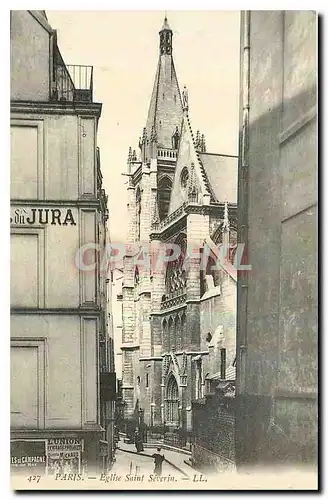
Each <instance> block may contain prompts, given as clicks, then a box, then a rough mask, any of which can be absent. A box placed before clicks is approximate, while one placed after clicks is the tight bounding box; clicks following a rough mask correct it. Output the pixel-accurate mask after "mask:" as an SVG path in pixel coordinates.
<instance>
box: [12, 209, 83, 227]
mask: <svg viewBox="0 0 328 500" xmlns="http://www.w3.org/2000/svg"><path fill="white" fill-rule="evenodd" d="M10 224H11V225H14V226H16V225H18V226H22V225H23V226H33V225H34V224H36V225H47V224H49V225H52V226H69V225H70V226H76V221H75V219H74V216H73V213H72V210H71V209H70V208H32V207H11V214H10Z"/></svg>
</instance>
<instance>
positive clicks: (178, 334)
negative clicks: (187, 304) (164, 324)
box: [172, 314, 181, 351]
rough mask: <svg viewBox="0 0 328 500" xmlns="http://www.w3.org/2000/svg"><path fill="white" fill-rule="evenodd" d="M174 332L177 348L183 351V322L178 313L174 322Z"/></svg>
mask: <svg viewBox="0 0 328 500" xmlns="http://www.w3.org/2000/svg"><path fill="white" fill-rule="evenodd" d="M174 333H175V350H176V351H181V322H180V317H179V315H178V314H177V315H176V318H175V322H174ZM172 350H173V349H172Z"/></svg>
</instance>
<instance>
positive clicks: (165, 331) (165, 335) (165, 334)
mask: <svg viewBox="0 0 328 500" xmlns="http://www.w3.org/2000/svg"><path fill="white" fill-rule="evenodd" d="M162 332H163V336H162V345H163V349H164V352H167V351H168V350H169V349H168V346H169V339H168V324H167V321H166V319H164V320H163V324H162Z"/></svg>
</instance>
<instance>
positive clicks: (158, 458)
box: [152, 448, 165, 476]
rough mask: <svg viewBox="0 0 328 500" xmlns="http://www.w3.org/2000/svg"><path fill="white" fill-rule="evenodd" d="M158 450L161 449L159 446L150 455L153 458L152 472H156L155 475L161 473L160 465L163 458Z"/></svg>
mask: <svg viewBox="0 0 328 500" xmlns="http://www.w3.org/2000/svg"><path fill="white" fill-rule="evenodd" d="M160 451H161V448H157V453H154V454H153V455H152V458H153V459H154V464H155V468H154V474H156V475H157V476H161V475H162V467H163V462H164V460H165V457H164V455H162V454H161V453H160Z"/></svg>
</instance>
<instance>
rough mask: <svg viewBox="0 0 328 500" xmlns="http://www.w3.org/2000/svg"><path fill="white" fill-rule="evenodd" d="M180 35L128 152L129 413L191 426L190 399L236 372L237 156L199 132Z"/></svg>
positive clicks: (164, 32) (162, 50) (168, 39)
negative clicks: (211, 145) (184, 82)
mask: <svg viewBox="0 0 328 500" xmlns="http://www.w3.org/2000/svg"><path fill="white" fill-rule="evenodd" d="M172 39H173V32H172V30H171V28H170V27H169V24H168V21H167V19H166V18H165V20H164V24H163V27H162V29H161V30H160V32H159V59H158V65H157V71H156V76H155V82H154V86H153V92H152V95H151V100H150V104H149V111H148V117H147V122H146V126H145V127H144V129H143V133H142V137H141V138H140V140H139V151H138V154H137V152H136V150H133V149H132V148H131V147H130V149H129V154H128V162H127V172H126V175H127V177H128V184H127V186H128V187H127V190H128V206H127V214H128V223H129V230H128V242H127V243H128V245H127V247H128V248H127V250H126V253H125V256H124V265H123V286H122V303H123V325H122V389H123V401H124V417H125V419H126V420H130V421H131V422H139V423H144V424H146V425H147V426H148V427H154V426H165V427H166V428H169V429H172V430H177V429H180V430H185V431H187V432H190V431H192V402H193V401H195V400H201V399H202V398H204V397H205V395H206V392H207V391H210V388H211V380H213V378H214V379H215V380H216V379H225V378H226V372H228V373H229V374H230V375H231V374H233V373H234V372H235V368H234V366H235V349H236V340H235V338H236V282H237V272H236V267H235V266H234V265H233V261H234V259H235V257H236V244H237V238H236V234H237V231H236V229H237V220H236V218H237V157H236V156H230V155H224V154H217V153H210V152H207V150H206V144H205V137H204V135H203V134H201V133H200V132H199V131H197V132H196V134H194V132H193V130H192V128H191V123H190V118H189V102H188V92H187V89H186V87H184V88H183V90H182V92H181V91H180V87H179V84H178V79H177V74H176V70H175V65H174V61H173V55H172V53H173V40H172ZM223 118H224V117H222V120H223ZM170 249H171V254H170ZM176 249H178V250H179V251H178V252H176ZM147 252H149V254H148V256H149V255H151V258H149V259H148V258H146V257H145V254H147ZM172 252H173V253H174V252H176V254H175V255H174V258H172ZM237 253H238V252H237ZM155 256H157V257H156V258H155ZM160 256H162V258H161V257H160ZM155 261H156V262H155ZM230 378H231V377H230ZM232 378H234V375H232Z"/></svg>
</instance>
